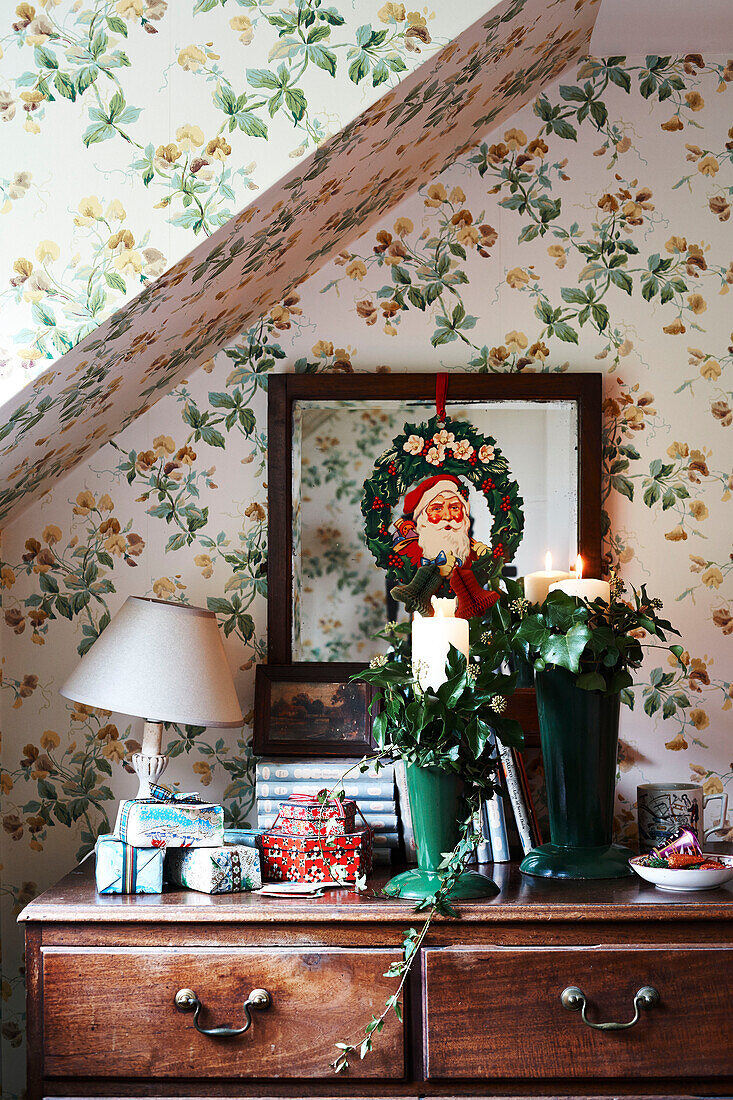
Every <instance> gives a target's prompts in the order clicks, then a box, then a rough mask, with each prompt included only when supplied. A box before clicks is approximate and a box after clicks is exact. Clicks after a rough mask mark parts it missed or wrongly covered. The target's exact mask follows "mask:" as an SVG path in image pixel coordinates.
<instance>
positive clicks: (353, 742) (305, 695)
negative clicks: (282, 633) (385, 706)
mask: <svg viewBox="0 0 733 1100" xmlns="http://www.w3.org/2000/svg"><path fill="white" fill-rule="evenodd" d="M364 667H365V666H364V665H363V664H357V663H354V664H351V663H348V664H347V663H340V662H339V663H337V662H333V663H323V664H300V665H258V666H257V672H256V678H255V719H254V739H253V742H252V748H253V751H254V753H255V755H256V756H302V757H305V758H307V757H313V756H319V757H321V756H347V757H349V756H355V757H359V756H363V755H364V753H366V752H369V751H370V750H371V749H372V748H373V747H374V741H373V740H372V715H371V713H370V710H369V706H370V703H371V701H372V697H373V691H372V687H371V685H370V684H364V683H360V682H359V681H357V682H356V683H351V682H350V680H351V677H352V676H353V675H354V674H355V673H357V672H361V671H362V670H363V668H364Z"/></svg>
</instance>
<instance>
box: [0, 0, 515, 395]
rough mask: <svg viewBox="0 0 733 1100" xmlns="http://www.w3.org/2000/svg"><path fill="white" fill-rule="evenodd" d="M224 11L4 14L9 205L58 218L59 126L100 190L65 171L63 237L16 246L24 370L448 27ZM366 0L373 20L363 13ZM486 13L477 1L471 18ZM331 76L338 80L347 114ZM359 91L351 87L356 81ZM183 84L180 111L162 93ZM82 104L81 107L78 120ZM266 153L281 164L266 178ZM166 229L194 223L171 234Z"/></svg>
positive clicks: (154, 271) (379, 15)
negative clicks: (171, 46) (51, 197)
mask: <svg viewBox="0 0 733 1100" xmlns="http://www.w3.org/2000/svg"><path fill="white" fill-rule="evenodd" d="M520 6H521V5H520ZM219 7H220V5H219V2H218V0H217V2H216V3H212V2H210V0H204V2H199V3H194V4H192V5H186V10H184V5H183V4H176V5H175V6H174V5H170V4H169V3H168V0H116V2H115V0H94V2H86V3H74V4H72V3H70V2H69V0H63V3H59V4H55V3H51V2H48V3H38V4H36V5H34V4H31V3H25V2H24V3H20V4H18V5H17V7H16V9H15V12H14V14H13V15H11V9H10V8H9V9H8V11H7V12H6V17H5V18H3V20H2V24H0V50H1V51H2V53H1V54H0V56H2V57H3V66H4V76H5V80H4V82H3V87H2V89H0V121H2V123H3V124H4V125H5V126H7V127H8V130H9V131H12V132H13V134H14V139H15V141H16V143H17V147H16V154H15V155H14V157H13V166H14V167H17V165H18V159H19V158H20V161H21V163H22V165H25V166H21V167H20V168H19V169H18V170H17V171H15V172H14V174H13V176H12V177H10V178H3V177H2V175H1V174H0V202H1V203H2V207H1V208H2V210H3V212H4V213H9V212H12V213H13V215H14V218H16V219H17V218H20V219H23V218H27V217H28V216H29V210H28V207H29V206H30V202H29V199H28V196H29V195H30V196H32V197H33V204H34V205H33V212H34V213H35V214H37V216H39V220H40V221H41V223H44V222H45V220H46V219H45V218H44V215H45V214H46V212H47V210H48V207H49V201H48V196H47V195H46V188H47V187H48V185H49V181H48V178H47V173H46V170H45V166H44V165H43V164H42V161H39V159H38V155H37V152H38V149H39V147H40V145H41V142H42V140H43V139H44V137H48V136H49V134H51V133H53V132H54V130H55V128H56V127H58V126H61V127H63V128H64V136H65V139H66V140H72V139H73V140H75V141H78V143H79V145H80V147H81V149H82V150H84V151H85V154H84V155H83V156H82V157H81V159H80V161H79V164H80V165H83V166H84V168H83V169H80V178H82V175H83V178H85V179H87V180H90V181H94V183H93V186H95V187H96V193H92V194H82V192H83V190H84V187H89V184H88V183H87V184H85V185H81V184H79V183H77V186H76V187H69V186H68V181H67V180H64V182H63V189H59V188H58V186H57V187H56V188H55V190H56V191H59V192H60V194H63V195H64V198H66V197H68V201H69V203H70V204H72V205H70V206H69V207H68V211H67V210H64V216H63V221H64V223H65V224H63V225H62V224H59V223H58V222H54V223H53V229H54V232H55V233H56V234H57V235H58V238H59V241H60V242H61V244H59V241H57V240H55V239H51V238H45V239H39V240H37V241H29V240H28V239H27V234H23V235H21V234H20V233H18V234H16V239H17V240H18V241H19V242H20V241H21V240H22V245H19V247H22V252H19V253H18V254H17V255H16V256H13V258H12V268H13V270H12V272H10V273H9V285H8V282H7V280H6V284H5V289H4V290H3V292H2V295H1V296H0V300H3V299H4V300H5V302H6V303H8V302H12V303H13V306H14V307H15V308H14V311H13V316H17V317H18V318H19V319H20V318H23V321H24V324H23V325H22V327H19V328H18V330H17V331H16V332H15V333H14V334H13V335H14V340H13V342H14V344H15V345H16V346H17V348H18V349H19V353H20V369H21V371H24V372H25V373H26V374H27V373H29V372H31V373H32V370H33V365H34V363H36V362H37V361H38V360H43V359H45V358H51V359H54V358H57V357H58V356H60V355H63V354H64V352H66V351H68V350H69V348H71V347H73V346H74V345H75V344H77V343H78V342H79V341H80V340H82V339H83V338H84V337H85V336H86V335H88V334H89V333H90V332H91V331H93V329H94V328H95V327H96V326H97V325H98V324H99V322H100V321H101V320H102V318H103V317H105V316H108V315H109V314H110V313H111V312H112V311H113V310H114V309H116V308H118V307H119V306H120V305H122V303H123V302H124V300H125V299H126V298H129V297H131V296H133V295H135V294H137V293H139V292H140V290H141V289H143V288H144V287H145V286H146V285H147V284H148V283H150V282H151V281H152V280H154V279H155V278H157V277H158V276H159V275H160V274H161V273H162V272H163V271H164V270H165V269H166V268H167V267H168V266H169V265H170V263H171V262H173V261H175V260H177V259H179V258H180V256H181V255H183V254H184V252H185V251H186V250H187V248H189V247H190V244H189V243H186V242H187V239H188V238H191V240H193V238H195V237H197V236H199V235H202V236H208V235H210V234H211V233H213V232H214V231H215V230H216V229H218V228H219V227H221V226H223V225H225V224H226V223H227V222H228V221H229V220H230V219H231V218H232V217H233V216H234V215H235V214H236V213H237V212H238V211H239V210H241V208H242V207H243V206H244V205H246V203H247V202H248V201H249V199H250V198H251V197H252V192H254V191H257V190H258V189H259V188H261V187H262V186H263V185H268V184H269V183H271V182H273V180H274V179H276V178H277V175H278V174H279V173H278V170H277V169H276V170H275V171H274V174H273V168H275V166H276V165H278V163H279V171H280V172H281V173H284V172H285V171H286V170H287V169H288V168H290V167H291V166H292V163H293V161H294V160H296V161H297V160H298V159H300V158H301V157H303V156H304V155H305V154H306V153H307V152H309V151H311V150H312V149H313V148H314V147H315V146H316V145H318V144H319V143H321V142H322V141H323V140H324V139H325V138H327V137H328V136H329V135H330V134H332V133H334V132H336V131H338V130H339V129H340V127H341V126H342V125H343V124H344V123H345V122H347V121H349V119H350V118H351V117H352V114H356V113H357V111H358V110H360V109H362V107H363V105H364V102H365V98H364V96H363V94H362V90H361V87H360V86H361V85H365V86H366V85H368V86H369V88H370V89H371V91H370V95H369V99H374V98H376V97H377V96H378V95H379V94H381V93H382V92H383V91H385V90H386V89H387V88H389V87H390V86H393V85H394V84H395V83H396V82H398V81H399V80H400V79H401V78H402V76H403V75H404V74H406V73H407V72H408V71H409V70H410V69H412V68H414V67H415V66H416V65H418V64H419V63H420V62H421V61H423V60H425V59H426V57H429V56H431V55H432V54H433V53H435V51H436V50H438V49H440V48H441V47H442V46H443V45H445V43H446V41H447V40H448V37H447V36H446V34H445V32H446V31H448V32H450V31H451V29H452V28H451V27H450V24H448V23H446V24H445V25H444V26H440V27H439V26H437V25H436V14H435V13H433V14H432V15H431V16H430V17H427V16H426V15H424V14H422V13H421V12H419V11H406V9H405V6H404V5H402V4H392V3H387V4H383V5H381V6H380V5H379V4H377V3H374V4H367V5H361V11H360V12H359V13H357V12H355V11H353V10H352V5H348V4H347V5H344V4H341V3H338V4H331V5H329V4H327V3H325V2H324V0H297V3H294V4H284V3H279V2H277V0H274V2H262V0H239V2H238V3H237V4H236V5H232V4H230V5H229V6H228V7H227V8H226V10H225V11H220V12H219V13H217V12H216V11H215V10H214V9H218V8H219ZM221 7H222V8H223V7H224V5H223V4H222V5H221ZM365 8H366V10H368V11H369V12H370V13H371V14H372V22H371V23H359V22H356V18H357V14H359V15H363V14H364V10H365ZM471 10H473V9H471ZM481 11H482V6H481V5H478V4H477V5H475V11H474V17H475V16H476V15H479V14H481ZM467 15H468V18H469V21H470V18H471V11H470V10H469V11H468V12H467ZM8 17H9V18H8ZM440 22H441V21H440V19H438V23H440ZM441 32H442V33H441ZM159 34H160V35H161V38H160V39H158V38H156V36H157V35H159ZM169 34H173V35H175V39H174V42H175V43H176V46H175V53H174V54H173V58H174V60H171V62H170V64H169V65H168V66H167V68H165V69H164V70H163V71H162V73H161V71H160V65H161V54H160V48H159V46H158V43H159V42H160V43H162V42H163V41H164V40H165V38H167V36H168V35H169ZM184 35H190V36H192V38H194V39H195V40H194V41H186V40H185V38H183V36H184ZM212 35H213V38H212V37H211V36H212ZM179 36H180V39H179ZM167 48H168V46H167V42H166V49H167ZM252 62H255V64H252ZM142 74H144V79H142V80H141V79H140V77H141V75H142ZM153 74H156V75H158V76H159V78H160V79H159V82H158V85H157V86H156V85H155V83H154V82H153V81H151V76H152V75H153ZM324 78H325V79H326V80H327V81H330V82H331V83H332V85H333V86H336V84H338V85H339V86H340V87H341V92H340V97H339V98H340V100H341V101H342V104H343V105H342V106H341V109H342V110H344V111H345V112H346V113H345V115H343V116H342V115H340V114H339V113H338V110H339V108H334V106H333V104H334V96H333V91H332V90H331V89H330V88H327V87H324V85H323V79H324ZM344 85H345V86H346V87H345V88H344ZM347 89H353V94H352V95H349V94H348V92H347V94H346V95H344V92H345V91H347ZM161 93H162V94H161ZM174 98H175V105H174V106H173V107H172V110H171V114H170V117H169V115H168V111H167V110H165V109H164V107H165V106H166V105H167V104H168V102H169V100H171V101H172V100H173V99H174ZM368 101H369V100H368V99H367V100H366V102H368ZM70 104H74V108H75V111H76V117H77V118H78V117H83V119H84V124H83V126H82V127H81V129H80V130H79V131H78V134H76V133H73V134H72V131H73V130H74V126H75V121H74V122H72V121H71V120H70ZM79 112H81V116H80V115H79ZM180 112H184V113H183V114H181V113H180ZM185 112H188V115H187V114H186V113H185ZM174 120H175V121H174ZM34 136H35V137H36V140H35V144H34V142H33V138H34ZM273 144H274V145H275V146H276V148H277V154H276V155H273ZM87 151H88V152H87ZM259 162H264V166H270V165H272V168H269V174H267V175H266V174H265V172H263V170H262V168H261V167H259V166H258V163H259ZM31 166H32V167H31ZM265 171H267V167H265ZM71 178H72V179H73V178H74V176H73V173H72V177H71ZM56 182H57V184H58V182H59V181H56ZM131 194H134V202H133V203H130V202H129V201H128V200H129V197H130V196H131ZM121 196H126V197H125V198H124V200H123V198H121ZM23 200H25V201H23ZM16 208H17V209H16ZM143 211H144V213H143ZM158 211H159V212H160V213H158ZM168 226H170V227H174V228H175V229H177V230H180V231H181V233H180V234H179V235H178V236H177V237H175V238H171V236H170V233H169V231H168V228H167V227H168ZM67 233H70V234H71V236H72V238H73V244H72V247H71V248H70V249H69V248H67V247H66V246H65V244H64V238H65V237H66V235H67ZM171 239H173V240H175V242H176V243H175V246H174V254H173V255H171V254H170V251H169V245H170V241H171Z"/></svg>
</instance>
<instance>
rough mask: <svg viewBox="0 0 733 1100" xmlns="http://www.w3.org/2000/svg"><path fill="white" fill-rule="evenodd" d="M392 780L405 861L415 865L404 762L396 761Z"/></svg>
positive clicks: (413, 838)
mask: <svg viewBox="0 0 733 1100" xmlns="http://www.w3.org/2000/svg"><path fill="white" fill-rule="evenodd" d="M394 778H395V786H396V788H397V805H398V807H399V815H400V822H401V824H402V843H403V844H404V846H405V859H406V860H407V862H408V863H415V862H416V861H417V845H416V844H415V830H414V829H413V827H412V810H411V809H410V798H409V795H408V793H407V773H406V772H405V762H404V760H398V761H397V763H396V764H395V770H394Z"/></svg>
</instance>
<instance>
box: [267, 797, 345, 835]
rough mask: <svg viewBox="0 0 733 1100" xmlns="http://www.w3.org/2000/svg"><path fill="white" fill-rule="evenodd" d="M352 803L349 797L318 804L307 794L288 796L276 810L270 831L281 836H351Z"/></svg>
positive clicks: (315, 798) (316, 798) (314, 798)
mask: <svg viewBox="0 0 733 1100" xmlns="http://www.w3.org/2000/svg"><path fill="white" fill-rule="evenodd" d="M355 828H356V802H354V800H353V799H351V798H345V799H340V798H327V799H326V800H325V801H320V800H319V798H318V796H316V795H310V794H291V795H290V797H289V798H288V800H287V802H284V803H283V804H282V806H281V807H280V811H279V813H278V815H277V818H276V820H275V823H274V825H273V826H272V829H271V832H273V833H280V834H281V835H283V836H333V835H334V834H336V833H353V831H354V829H355Z"/></svg>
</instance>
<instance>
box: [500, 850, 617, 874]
mask: <svg viewBox="0 0 733 1100" xmlns="http://www.w3.org/2000/svg"><path fill="white" fill-rule="evenodd" d="M634 854H635V853H634V852H632V851H631V849H630V848H624V847H623V846H622V845H621V844H609V845H606V846H604V847H600V848H561V847H559V846H558V845H557V844H541V845H540V847H539V848H533V849H532V851H531V852H527V855H526V856H525V857H524V859H523V860H522V862H521V863H520V865H519V870H520V871H521V872H522V874H524V875H536V876H537V877H538V878H564V879H571V878H574V879H591V878H628V877H629V875H633V871H632V870H631V868H630V867H629V859H630V857H631V856H633V855H634Z"/></svg>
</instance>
